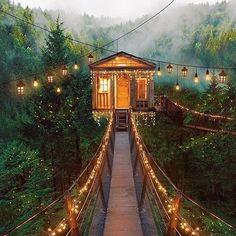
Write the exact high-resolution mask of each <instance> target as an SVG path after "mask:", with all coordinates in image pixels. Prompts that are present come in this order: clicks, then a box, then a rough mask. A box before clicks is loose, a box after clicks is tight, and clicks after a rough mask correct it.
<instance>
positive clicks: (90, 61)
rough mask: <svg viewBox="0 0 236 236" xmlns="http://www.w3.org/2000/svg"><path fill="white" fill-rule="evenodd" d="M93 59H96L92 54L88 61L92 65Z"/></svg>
mask: <svg viewBox="0 0 236 236" xmlns="http://www.w3.org/2000/svg"><path fill="white" fill-rule="evenodd" d="M93 59H94V57H93V55H92V54H91V53H90V54H89V55H88V61H89V63H90V64H91V63H93Z"/></svg>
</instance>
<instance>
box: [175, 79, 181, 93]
mask: <svg viewBox="0 0 236 236" xmlns="http://www.w3.org/2000/svg"><path fill="white" fill-rule="evenodd" d="M175 90H176V91H179V90H180V86H179V82H178V81H177V83H176V85H175Z"/></svg>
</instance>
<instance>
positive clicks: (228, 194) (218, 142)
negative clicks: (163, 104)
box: [139, 118, 236, 223]
mask: <svg viewBox="0 0 236 236" xmlns="http://www.w3.org/2000/svg"><path fill="white" fill-rule="evenodd" d="M139 130H140V132H141V135H142V137H143V139H144V141H145V143H146V145H147V147H148V149H149V151H150V152H151V154H152V155H153V156H154V157H155V158H156V160H157V161H158V163H159V164H160V165H161V166H162V167H163V168H164V170H165V171H166V172H167V175H168V176H169V177H170V178H171V179H172V180H173V181H174V182H175V183H176V184H177V185H179V186H182V185H184V190H185V192H186V193H187V194H188V195H190V196H194V197H193V198H194V199H196V200H197V201H199V202H202V204H203V205H205V206H206V207H207V208H209V209H212V210H213V211H214V212H217V214H218V215H220V216H222V217H223V218H228V220H230V221H232V223H234V221H235V215H236V212H235V206H236V201H235V199H236V196H235V189H236V185H235V183H234V181H230V180H232V179H234V176H235V174H236V172H235V170H236V162H235V153H236V138H235V137H234V136H230V135H222V134H217V133H216V134H211V133H209V134H199V133H196V132H193V131H192V130H186V129H183V128H181V127H178V126H176V125H174V124H173V123H172V122H171V121H170V120H168V119H166V118H160V119H159V120H158V122H157V125H156V126H154V127H153V126H150V127H149V126H145V125H144V124H142V125H141V126H139Z"/></svg>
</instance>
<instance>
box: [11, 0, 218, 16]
mask: <svg viewBox="0 0 236 236" xmlns="http://www.w3.org/2000/svg"><path fill="white" fill-rule="evenodd" d="M170 1H171V0H145V1H141V0H129V1H127V0H119V1H117V0H116V1H115V0H89V1H88V0H67V1H66V0H40V1H36V0H15V3H21V4H22V6H29V7H31V8H32V7H40V8H41V9H43V10H45V9H47V10H63V11H66V12H68V13H70V14H74V13H76V14H84V13H86V14H89V15H94V16H96V17H100V16H105V17H107V16H108V17H120V18H122V19H124V20H128V19H132V20H133V19H135V18H137V17H141V16H143V15H146V14H150V13H154V12H156V11H158V10H159V9H161V8H162V7H163V6H164V5H166V4H167V3H169V2H170ZM207 2H209V3H210V4H214V3H216V2H220V1H219V0H175V2H174V4H173V6H177V5H186V4H189V3H195V4H196V3H207Z"/></svg>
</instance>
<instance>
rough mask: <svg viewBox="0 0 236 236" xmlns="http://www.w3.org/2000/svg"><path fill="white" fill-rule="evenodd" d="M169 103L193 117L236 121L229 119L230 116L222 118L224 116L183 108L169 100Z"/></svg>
mask: <svg viewBox="0 0 236 236" xmlns="http://www.w3.org/2000/svg"><path fill="white" fill-rule="evenodd" d="M168 101H169V103H172V104H174V105H175V106H176V107H179V108H180V109H181V110H183V111H186V112H188V113H191V114H193V115H197V116H204V117H208V118H212V119H215V120H223V121H225V120H227V121H232V120H234V118H232V117H228V116H222V115H214V114H209V113H203V112H199V111H195V110H192V109H189V108H187V107H185V106H182V105H181V104H179V103H177V102H174V101H172V100H170V99H168Z"/></svg>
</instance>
